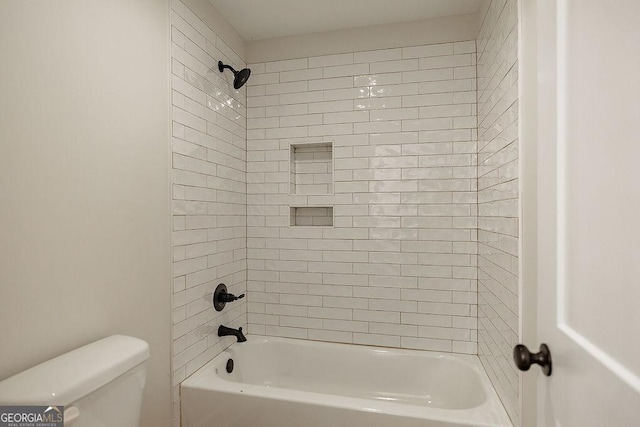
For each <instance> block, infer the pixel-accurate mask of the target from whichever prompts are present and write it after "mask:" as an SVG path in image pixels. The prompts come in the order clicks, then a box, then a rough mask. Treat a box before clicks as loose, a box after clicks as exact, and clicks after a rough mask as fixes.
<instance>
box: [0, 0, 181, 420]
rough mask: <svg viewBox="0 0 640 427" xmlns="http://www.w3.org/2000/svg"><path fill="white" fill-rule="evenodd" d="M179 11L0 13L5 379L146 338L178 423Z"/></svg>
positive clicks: (146, 413)
mask: <svg viewBox="0 0 640 427" xmlns="http://www.w3.org/2000/svg"><path fill="white" fill-rule="evenodd" d="M168 16H169V6H168V2H166V1H157V0H136V1H131V0H110V1H108V2H105V1H98V0H67V1H64V2H56V1H18V0H5V1H2V2H1V3H0V57H1V58H2V60H1V61H0V75H1V76H2V77H1V78H0V323H1V324H2V332H1V333H0V361H1V363H0V379H3V378H6V377H8V376H10V375H12V374H15V373H17V372H19V371H21V370H24V369H26V368H28V367H30V366H33V365H35V364H37V363H40V362H43V361H45V360H47V359H49V358H51V357H54V356H57V355H59V354H61V353H64V352H66V351H69V350H71V349H73V348H75V347H78V346H81V345H83V344H86V343H88V342H91V341H93V340H96V339H99V338H102V337H104V336H108V335H111V334H127V335H132V336H136V337H139V338H142V339H144V340H146V341H147V342H148V343H149V344H150V346H151V354H152V356H151V359H150V363H149V370H148V376H147V379H148V382H147V387H146V391H145V400H144V408H143V422H142V425H143V426H168V425H170V420H171V416H170V411H171V404H170V402H171V399H170V366H169V364H170V361H169V354H170V309H169V307H170V271H169V270H170V242H169V228H170V226H169V219H170V214H169V200H168V198H169V187H168V185H169V176H168V174H169V143H168V137H169V136H168V133H169V117H168V105H169V99H168V96H169V91H168V84H169V83H168V77H169V69H168V66H169V65H168V64H169V59H168V29H169V25H168Z"/></svg>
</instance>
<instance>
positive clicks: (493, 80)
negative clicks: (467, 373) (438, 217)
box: [477, 0, 520, 425]
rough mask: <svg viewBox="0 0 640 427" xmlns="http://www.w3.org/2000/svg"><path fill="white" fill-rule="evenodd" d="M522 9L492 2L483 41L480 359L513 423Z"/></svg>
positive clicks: (510, 0)
mask: <svg viewBox="0 0 640 427" xmlns="http://www.w3.org/2000/svg"><path fill="white" fill-rule="evenodd" d="M517 17H518V8H517V1H516V0H493V1H492V2H491V4H490V6H489V9H488V11H487V14H486V16H485V17H484V22H483V24H482V27H481V30H480V33H479V36H478V40H477V43H478V321H479V322H478V332H479V336H478V346H479V348H478V354H479V356H480V359H481V361H482V363H483V365H484V367H485V369H486V371H487V373H488V375H489V377H490V378H491V381H492V382H493V384H494V386H495V388H496V390H497V392H498V395H499V396H500V398H501V399H502V402H503V403H504V406H505V408H506V409H507V412H508V413H509V416H510V417H511V419H512V420H513V422H514V424H515V425H519V424H520V414H519V409H518V382H519V373H518V371H517V370H516V369H515V367H514V365H513V362H512V356H511V354H512V351H513V347H514V346H515V345H516V344H517V343H518V64H517V59H518V26H517Z"/></svg>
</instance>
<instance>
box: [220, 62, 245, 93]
mask: <svg viewBox="0 0 640 427" xmlns="http://www.w3.org/2000/svg"><path fill="white" fill-rule="evenodd" d="M225 68H228V69H230V70H231V71H233V75H234V79H233V87H234V88H235V89H240V88H241V87H242V86H244V84H245V83H246V82H247V80H249V76H250V75H251V70H250V69H248V68H244V69H242V70H240V71H236V70H234V69H233V67H232V66H231V65H225V64H223V63H222V61H218V70H220V72H221V73H222V72H223V71H224V69H225Z"/></svg>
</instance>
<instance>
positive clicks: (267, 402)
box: [180, 337, 511, 427]
mask: <svg viewBox="0 0 640 427" xmlns="http://www.w3.org/2000/svg"><path fill="white" fill-rule="evenodd" d="M229 359H231V360H233V362H228V361H229ZM231 364H233V370H232V371H231V373H228V372H227V367H228V365H231ZM180 394H181V409H182V411H181V412H182V426H183V427H199V426H206V427H210V426H216V427H231V426H234V427H235V426H238V427H253V426H256V427H296V426H305V427H321V426H322V427H328V426H331V427H334V426H367V427H376V426H380V427H382V426H384V427H389V426H393V427H405V426H406V427H414V426H415V427H417V426H421V427H445V426H446V427H462V426H491V427H501V426H505V427H506V426H509V427H510V426H511V423H510V422H509V418H508V417H507V415H506V412H505V410H504V408H503V407H502V405H501V403H500V401H499V399H498V396H497V395H496V392H495V391H494V390H493V388H492V386H491V384H490V382H489V378H488V377H487V375H486V374H485V373H484V370H483V369H482V366H481V365H480V362H479V360H478V358H477V357H475V356H465V355H454V354H442V353H434V352H427V351H418V350H400V349H388V348H378V347H366V346H357V345H348V344H332V343H321V342H314V341H306V340H294V339H286V338H271V337H249V338H248V341H247V342H244V343H236V344H233V345H232V346H231V347H229V348H228V349H227V350H225V351H224V352H222V353H221V354H220V355H218V356H217V357H216V358H215V359H213V360H212V361H211V362H209V363H208V364H206V365H205V366H203V367H202V368H201V369H200V370H198V371H197V372H195V373H194V374H193V375H192V376H191V377H189V378H188V379H186V380H185V381H184V382H183V383H182V385H181V389H180Z"/></svg>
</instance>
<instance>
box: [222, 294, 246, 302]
mask: <svg viewBox="0 0 640 427" xmlns="http://www.w3.org/2000/svg"><path fill="white" fill-rule="evenodd" d="M242 298H244V294H240V295H238V296H235V295H234V294H229V293H223V294H221V295H220V300H221V301H223V302H233V301H235V300H238V299H242Z"/></svg>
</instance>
